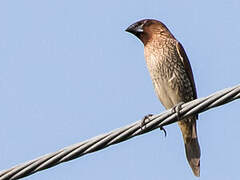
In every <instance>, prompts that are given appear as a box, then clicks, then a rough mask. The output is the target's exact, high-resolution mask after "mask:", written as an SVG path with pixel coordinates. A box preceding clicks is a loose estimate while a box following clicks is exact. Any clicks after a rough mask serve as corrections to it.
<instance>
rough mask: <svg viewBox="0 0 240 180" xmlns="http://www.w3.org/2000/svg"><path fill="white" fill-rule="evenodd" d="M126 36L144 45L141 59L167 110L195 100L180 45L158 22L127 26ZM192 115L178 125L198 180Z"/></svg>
mask: <svg viewBox="0 0 240 180" xmlns="http://www.w3.org/2000/svg"><path fill="white" fill-rule="evenodd" d="M126 31H127V32H129V33H131V34H133V35H135V36H136V37H137V38H138V39H140V40H141V41H142V43H143V45H144V56H145V60H146V64H147V68H148V71H149V73H150V76H151V80H152V83H153V86H154V89H155V93H156V95H157V97H158V99H159V100H160V102H161V103H162V105H163V106H164V107H165V108H166V109H171V108H176V107H179V106H178V105H181V104H182V103H186V102H189V101H191V100H194V99H196V98H197V92H196V86H195V82H194V78H193V72H192V68H191V65H190V62H189V60H188V57H187V54H186V52H185V50H184V48H183V46H182V45H181V43H180V42H179V41H178V40H177V39H176V38H175V37H174V36H173V34H172V33H171V32H170V31H169V29H168V28H167V27H166V25H164V24H163V23H162V22H161V21H158V20H155V19H143V20H140V21H138V22H136V23H133V24H132V25H130V26H129V27H128V28H127V29H126ZM197 119H198V115H192V116H190V117H187V118H184V119H183V120H181V121H178V126H179V127H180V130H181V132H182V136H183V140H184V145H185V153H186V158H187V161H188V163H189V165H190V167H191V168H192V171H193V173H194V175H195V176H197V177H199V176H200V155H201V153H200V146H199V142H198V137H197V127H196V120H197Z"/></svg>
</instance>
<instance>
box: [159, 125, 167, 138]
mask: <svg viewBox="0 0 240 180" xmlns="http://www.w3.org/2000/svg"><path fill="white" fill-rule="evenodd" d="M160 130H161V131H163V132H164V136H165V137H167V131H166V130H165V129H164V128H163V127H162V126H160Z"/></svg>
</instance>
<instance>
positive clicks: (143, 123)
mask: <svg viewBox="0 0 240 180" xmlns="http://www.w3.org/2000/svg"><path fill="white" fill-rule="evenodd" d="M151 116H153V114H148V115H146V116H144V117H143V119H142V122H141V129H142V128H143V126H144V125H145V122H146V120H147V119H148V120H149V118H150V117H151Z"/></svg>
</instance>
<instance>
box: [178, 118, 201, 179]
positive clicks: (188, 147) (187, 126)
mask: <svg viewBox="0 0 240 180" xmlns="http://www.w3.org/2000/svg"><path fill="white" fill-rule="evenodd" d="M178 124H179V126H180V128H181V131H182V135H183V139H184V144H185V152H186V156H187V160H188V163H189V165H190V166H191V168H192V171H193V173H194V175H195V176H200V154H201V153H200V146H199V144H198V138H197V129H196V118H195V117H191V118H188V119H186V120H182V121H179V122H178Z"/></svg>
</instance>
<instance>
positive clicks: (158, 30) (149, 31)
mask: <svg viewBox="0 0 240 180" xmlns="http://www.w3.org/2000/svg"><path fill="white" fill-rule="evenodd" d="M126 31H127V32H130V33H132V34H134V35H135V36H137V37H138V38H139V39H140V40H141V41H142V42H143V44H144V45H146V44H147V42H149V41H150V40H151V39H152V38H153V37H156V36H157V37H170V38H174V37H173V35H172V34H171V33H170V31H169V30H168V28H167V27H166V26H165V25H164V24H163V23H162V22H160V21H157V20H154V19H143V20H141V21H138V22H136V23H134V24H132V25H130V26H129V27H128V28H127V29H126Z"/></svg>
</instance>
